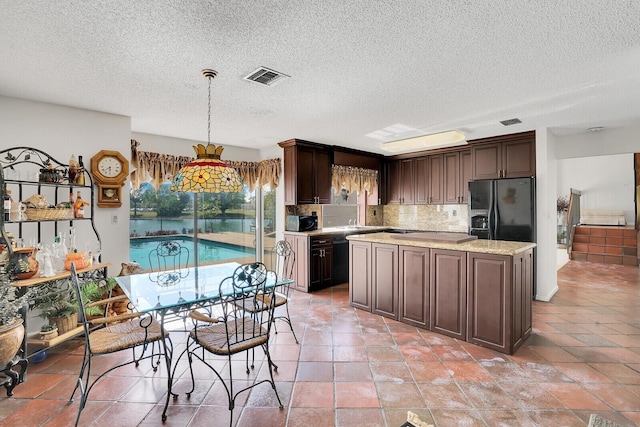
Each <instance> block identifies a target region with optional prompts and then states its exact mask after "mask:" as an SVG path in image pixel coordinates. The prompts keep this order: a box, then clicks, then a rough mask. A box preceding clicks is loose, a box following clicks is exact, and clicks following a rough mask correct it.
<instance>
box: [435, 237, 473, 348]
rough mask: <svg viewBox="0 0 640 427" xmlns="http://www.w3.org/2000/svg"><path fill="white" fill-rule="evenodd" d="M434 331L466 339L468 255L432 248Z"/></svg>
mask: <svg viewBox="0 0 640 427" xmlns="http://www.w3.org/2000/svg"><path fill="white" fill-rule="evenodd" d="M430 301H431V330H432V331H433V332H438V333H441V334H444V335H448V336H450V337H454V338H458V339H461V340H464V339H466V336H467V253H466V252H460V251H450V250H445V249H431V298H430Z"/></svg>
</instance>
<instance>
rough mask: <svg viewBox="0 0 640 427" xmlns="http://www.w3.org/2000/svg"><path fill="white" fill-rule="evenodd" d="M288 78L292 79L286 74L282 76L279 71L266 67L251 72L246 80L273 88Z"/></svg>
mask: <svg viewBox="0 0 640 427" xmlns="http://www.w3.org/2000/svg"><path fill="white" fill-rule="evenodd" d="M287 77H290V76H287V75H286V74H282V73H280V72H278V71H275V70H271V69H269V68H266V67H260V68H258V69H257V70H255V71H253V72H251V73H250V74H249V75H248V76H246V77H245V78H244V79H245V80H249V81H251V82H256V83H260V84H263V85H266V86H273V85H275V84H276V83H279V82H280V81H282V80H284V79H285V78H287Z"/></svg>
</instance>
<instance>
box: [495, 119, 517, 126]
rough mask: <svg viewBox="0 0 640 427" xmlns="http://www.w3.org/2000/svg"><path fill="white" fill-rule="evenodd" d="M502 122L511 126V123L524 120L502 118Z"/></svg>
mask: <svg viewBox="0 0 640 427" xmlns="http://www.w3.org/2000/svg"><path fill="white" fill-rule="evenodd" d="M500 123H502V124H503V125H505V126H511V125H517V124H518V123H522V121H521V120H520V119H509V120H502V121H501V122H500Z"/></svg>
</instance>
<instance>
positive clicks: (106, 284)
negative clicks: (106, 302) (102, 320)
mask: <svg viewBox="0 0 640 427" xmlns="http://www.w3.org/2000/svg"><path fill="white" fill-rule="evenodd" d="M116 285H117V282H116V280H115V279H114V278H112V277H107V279H106V280H104V281H101V282H87V283H85V284H84V285H82V287H81V288H80V291H81V292H82V300H83V301H84V304H85V305H86V306H88V305H90V304H91V303H93V302H97V301H100V300H103V299H105V298H106V297H107V296H109V292H110V291H111V290H112V289H113V288H114V287H115V286H116ZM85 314H86V315H87V317H89V318H93V317H102V316H103V315H104V314H105V313H104V306H99V305H96V306H90V307H87V308H86V309H85Z"/></svg>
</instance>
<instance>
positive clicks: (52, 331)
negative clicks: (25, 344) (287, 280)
mask: <svg viewBox="0 0 640 427" xmlns="http://www.w3.org/2000/svg"><path fill="white" fill-rule="evenodd" d="M57 336H58V327H57V326H56V324H55V323H53V324H51V323H45V324H44V325H42V326H41V327H40V339H41V340H50V339H52V338H55V337H57Z"/></svg>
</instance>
